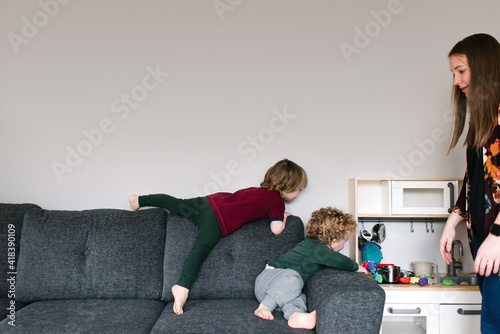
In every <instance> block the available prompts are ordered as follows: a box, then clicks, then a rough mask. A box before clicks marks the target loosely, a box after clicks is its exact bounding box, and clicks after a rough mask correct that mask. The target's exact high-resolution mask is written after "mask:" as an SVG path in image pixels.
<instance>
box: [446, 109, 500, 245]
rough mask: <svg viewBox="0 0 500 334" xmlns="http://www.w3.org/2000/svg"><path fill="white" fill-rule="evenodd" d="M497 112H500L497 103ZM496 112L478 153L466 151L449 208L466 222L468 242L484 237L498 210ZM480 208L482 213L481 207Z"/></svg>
mask: <svg viewBox="0 0 500 334" xmlns="http://www.w3.org/2000/svg"><path fill="white" fill-rule="evenodd" d="M498 114H500V106H499V108H498ZM498 114H497V121H496V122H495V127H494V128H493V131H492V135H491V137H490V138H489V139H488V141H487V143H486V145H485V146H484V147H483V150H482V152H475V150H474V151H473V150H469V149H468V150H467V167H466V170H465V177H464V182H463V185H462V190H461V191H460V195H459V197H458V200H457V202H456V204H455V207H454V208H453V212H455V213H457V214H459V215H460V216H462V217H463V218H465V219H466V221H467V231H468V234H469V242H472V240H473V239H474V237H478V238H480V239H484V238H485V237H486V236H487V235H488V233H489V230H490V227H491V225H492V224H493V222H494V221H495V219H496V217H497V215H498V213H499V212H500V118H499V117H498ZM481 158H482V159H481ZM476 193H477V195H476ZM481 194H482V195H481ZM483 207H484V212H483V211H482V210H481V208H483ZM474 208H477V210H474ZM474 212H476V213H474Z"/></svg>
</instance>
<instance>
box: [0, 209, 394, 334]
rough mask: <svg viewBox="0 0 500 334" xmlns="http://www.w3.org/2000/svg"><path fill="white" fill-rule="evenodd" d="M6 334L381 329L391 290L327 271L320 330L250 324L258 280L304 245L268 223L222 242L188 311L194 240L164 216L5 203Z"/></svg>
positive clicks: (319, 297) (295, 226)
mask: <svg viewBox="0 0 500 334" xmlns="http://www.w3.org/2000/svg"><path fill="white" fill-rule="evenodd" d="M0 228H1V231H0V237H1V242H0V255H1V256H2V258H1V261H0V270H1V271H0V279H1V282H0V306H1V309H0V316H1V318H2V319H3V320H2V321H1V322H0V333H29V334H32V333H71V334H75V333H119V334H124V333H133V334H140V333H183V334H184V333H196V334H198V333H314V332H316V333H364V334H366V333H374V334H375V333H378V332H379V328H380V324H381V320H382V312H383V305H384V299H385V294H384V291H383V290H382V289H381V288H380V287H379V286H378V285H377V284H376V283H375V282H374V281H372V280H370V279H369V278H368V277H367V276H366V275H364V274H361V273H353V272H345V271H340V270H335V269H323V270H321V271H319V272H318V273H317V274H316V275H315V276H314V277H313V278H312V279H311V280H310V282H309V284H308V286H307V287H306V288H305V293H306V295H307V303H308V308H309V310H310V311H312V310H317V314H318V320H317V327H316V329H315V330H297V329H291V328H289V327H288V326H287V324H286V320H285V319H284V318H283V317H282V314H281V313H280V312H275V320H274V321H266V320H263V319H260V318H257V317H255V316H254V314H253V311H254V310H255V308H256V307H257V306H258V302H257V300H256V299H255V297H254V292H253V286H254V280H255V277H256V276H257V275H258V274H259V273H260V272H261V271H262V269H263V268H264V266H265V262H266V258H275V257H277V256H279V255H281V254H282V253H284V252H286V251H287V250H289V249H290V248H292V247H293V246H294V245H295V244H297V243H298V242H299V241H301V240H302V239H303V236H304V228H303V223H302V221H301V220H300V218H298V217H294V216H291V217H289V218H288V221H287V226H286V228H285V230H284V231H283V233H281V234H280V235H277V236H275V235H273V234H272V233H271V231H270V229H269V222H267V221H260V222H256V223H252V224H248V225H245V226H243V227H242V228H241V229H239V230H237V231H236V232H235V233H233V234H231V235H229V236H228V237H225V238H223V239H221V241H220V242H219V243H218V244H217V246H216V247H215V248H214V249H213V251H212V252H211V254H210V256H209V257H208V259H207V260H206V261H205V262H204V264H203V266H202V268H201V271H200V273H199V276H198V279H197V280H196V282H195V283H194V285H193V287H192V289H191V292H190V296H189V297H190V298H189V299H188V301H187V303H186V305H185V306H184V314H182V315H176V314H174V313H173V311H172V302H173V298H172V294H171V292H170V288H171V286H172V285H174V284H175V283H176V281H177V279H178V276H179V273H180V271H181V268H182V263H183V259H184V257H185V256H186V255H187V253H188V252H189V250H190V247H191V245H192V243H193V241H194V238H195V235H196V228H195V227H194V225H193V224H192V223H191V222H189V221H187V220H186V219H184V218H181V217H179V216H175V215H169V214H168V213H167V212H166V211H165V210H162V209H147V210H140V211H138V212H129V211H125V210H115V209H95V210H85V211H56V210H53V211H51V210H43V209H41V208H39V207H38V206H36V205H32V204H0Z"/></svg>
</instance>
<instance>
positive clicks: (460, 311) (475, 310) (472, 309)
mask: <svg viewBox="0 0 500 334" xmlns="http://www.w3.org/2000/svg"><path fill="white" fill-rule="evenodd" d="M439 328H440V334H462V333H463V334H480V333H481V305H480V304H441V305H439Z"/></svg>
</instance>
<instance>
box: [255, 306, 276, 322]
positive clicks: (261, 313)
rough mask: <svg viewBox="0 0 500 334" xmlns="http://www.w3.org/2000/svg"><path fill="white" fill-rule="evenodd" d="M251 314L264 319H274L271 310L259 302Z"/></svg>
mask: <svg viewBox="0 0 500 334" xmlns="http://www.w3.org/2000/svg"><path fill="white" fill-rule="evenodd" d="M253 314H255V316H257V317H259V318H261V319H264V320H274V316H273V313H272V311H271V310H270V309H269V308H268V307H266V306H265V305H263V304H260V305H259V307H258V308H257V309H256V310H255V311H254V312H253Z"/></svg>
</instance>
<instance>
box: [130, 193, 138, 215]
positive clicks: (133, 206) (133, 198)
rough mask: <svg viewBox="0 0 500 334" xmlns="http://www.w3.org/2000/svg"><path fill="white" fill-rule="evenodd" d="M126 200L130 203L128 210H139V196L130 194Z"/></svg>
mask: <svg viewBox="0 0 500 334" xmlns="http://www.w3.org/2000/svg"><path fill="white" fill-rule="evenodd" d="M128 202H129V203H130V210H129V211H137V210H139V197H138V196H137V195H130V197H129V198H128Z"/></svg>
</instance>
